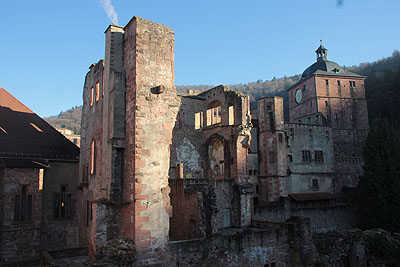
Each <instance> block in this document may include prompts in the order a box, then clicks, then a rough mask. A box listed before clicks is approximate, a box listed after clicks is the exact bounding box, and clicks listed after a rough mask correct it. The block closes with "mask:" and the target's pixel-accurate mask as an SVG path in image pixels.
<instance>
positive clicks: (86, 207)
mask: <svg viewBox="0 0 400 267" xmlns="http://www.w3.org/2000/svg"><path fill="white" fill-rule="evenodd" d="M89 69H90V71H89V72H88V73H87V74H86V77H85V84H84V89H83V95H82V97H83V106H82V119H81V147H80V158H79V183H80V186H79V189H80V192H79V193H78V194H79V197H78V200H77V202H78V204H77V207H79V208H78V209H79V211H78V212H77V213H78V217H77V220H78V225H79V234H78V236H79V243H80V245H81V246H86V245H87V244H89V255H90V256H91V257H93V253H94V251H95V250H96V246H97V245H101V241H100V244H99V240H97V237H99V234H98V229H97V228H96V221H97V216H96V213H95V208H94V207H95V205H96V204H95V201H96V200H98V199H101V198H104V197H106V193H107V191H106V187H105V186H104V184H103V181H102V179H103V177H105V175H103V172H104V171H106V170H107V168H106V167H107V166H109V165H104V164H103V157H104V155H106V153H105V151H104V150H103V149H104V146H103V134H104V132H103V110H104V107H103V106H104V94H103V90H104V82H103V78H104V61H103V60H100V61H99V62H98V63H97V64H92V65H91V66H90V68H89ZM97 87H98V89H97ZM92 142H93V144H94V152H93V156H94V158H93V159H94V160H93V162H94V164H93V173H91V165H92V164H91V152H92ZM100 239H101V236H100Z"/></svg>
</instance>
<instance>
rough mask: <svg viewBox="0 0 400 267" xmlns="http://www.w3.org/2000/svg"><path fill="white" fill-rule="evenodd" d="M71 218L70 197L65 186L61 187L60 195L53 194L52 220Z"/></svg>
mask: <svg viewBox="0 0 400 267" xmlns="http://www.w3.org/2000/svg"><path fill="white" fill-rule="evenodd" d="M71 217H72V197H71V194H70V193H68V191H67V186H65V185H63V186H61V191H60V193H55V194H54V218H55V219H69V218H71Z"/></svg>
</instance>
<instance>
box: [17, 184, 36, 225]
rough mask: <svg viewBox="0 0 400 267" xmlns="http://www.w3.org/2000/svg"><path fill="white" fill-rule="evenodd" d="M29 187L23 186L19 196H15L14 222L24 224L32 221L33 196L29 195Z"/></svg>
mask: <svg viewBox="0 0 400 267" xmlns="http://www.w3.org/2000/svg"><path fill="white" fill-rule="evenodd" d="M27 190H28V189H27V186H26V185H23V186H21V191H20V193H19V194H17V195H15V202H14V203H15V204H14V221H16V222H24V221H31V220H32V195H28V192H27Z"/></svg>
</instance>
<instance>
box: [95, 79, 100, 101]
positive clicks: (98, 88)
mask: <svg viewBox="0 0 400 267" xmlns="http://www.w3.org/2000/svg"><path fill="white" fill-rule="evenodd" d="M99 99H100V82H97V83H96V102H97V101H99Z"/></svg>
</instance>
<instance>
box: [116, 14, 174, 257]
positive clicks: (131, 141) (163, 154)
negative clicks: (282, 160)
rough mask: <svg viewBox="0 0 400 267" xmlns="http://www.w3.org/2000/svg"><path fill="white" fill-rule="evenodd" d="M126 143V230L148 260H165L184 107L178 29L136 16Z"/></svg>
mask: <svg viewBox="0 0 400 267" xmlns="http://www.w3.org/2000/svg"><path fill="white" fill-rule="evenodd" d="M124 30H125V34H124V53H123V61H124V72H125V75H126V143H125V144H126V145H125V151H126V152H125V158H126V160H125V163H126V164H125V175H124V177H125V179H124V189H125V190H124V200H125V201H129V202H130V205H127V206H124V207H123V208H122V213H121V235H122V237H126V238H131V239H133V240H134V242H135V245H136V248H137V250H138V258H139V260H140V262H141V263H142V264H152V263H157V262H159V261H163V260H164V259H165V258H164V257H165V254H164V251H165V250H166V246H167V242H168V231H169V216H170V215H171V210H170V200H169V187H168V171H169V167H170V163H169V155H170V151H169V146H170V144H171V143H172V129H173V127H174V124H175V121H176V116H177V114H178V111H179V99H178V98H177V96H176V91H175V86H174V37H173V34H174V33H173V31H172V30H171V29H170V28H168V27H166V26H163V25H160V24H156V23H154V22H151V21H147V20H144V19H141V18H138V17H134V18H133V19H132V20H131V21H130V22H129V23H128V24H127V25H126V26H125V28H124Z"/></svg>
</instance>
